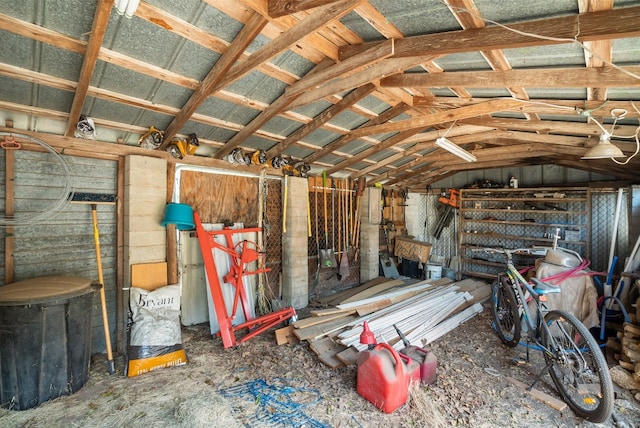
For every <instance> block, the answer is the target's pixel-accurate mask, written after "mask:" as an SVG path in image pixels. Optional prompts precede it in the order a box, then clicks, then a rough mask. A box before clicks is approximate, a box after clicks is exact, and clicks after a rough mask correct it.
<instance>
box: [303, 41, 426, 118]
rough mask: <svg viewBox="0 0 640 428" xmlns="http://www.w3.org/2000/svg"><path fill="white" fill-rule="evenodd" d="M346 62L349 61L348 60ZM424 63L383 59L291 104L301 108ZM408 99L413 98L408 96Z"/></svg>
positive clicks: (320, 87)
mask: <svg viewBox="0 0 640 428" xmlns="http://www.w3.org/2000/svg"><path fill="white" fill-rule="evenodd" d="M382 43H391V42H390V41H389V42H382ZM345 61H348V59H346V60H345ZM424 61H425V58H402V59H382V60H381V61H379V62H377V63H372V64H371V65H370V66H369V67H363V68H362V69H361V71H359V72H357V73H355V74H352V75H349V76H347V77H341V76H340V77H336V78H333V79H332V80H329V81H326V83H323V84H322V85H319V86H318V87H316V88H312V89H309V90H308V91H306V92H305V93H303V94H302V95H301V96H300V97H298V99H296V100H295V101H294V102H293V103H292V104H291V108H297V107H301V106H303V105H307V104H310V103H312V102H315V101H317V100H320V99H323V98H325V97H327V96H329V95H333V94H339V93H341V92H344V91H348V90H351V89H353V88H357V87H359V86H362V85H364V84H366V83H369V82H377V80H378V79H380V78H382V77H384V76H388V75H391V74H396V73H398V72H401V71H404V70H406V69H409V68H411V67H415V66H417V65H419V64H421V63H422V62H424ZM407 95H408V94H407ZM407 98H411V97H410V96H408V97H407ZM395 104H397V103H395ZM392 105H394V104H392Z"/></svg>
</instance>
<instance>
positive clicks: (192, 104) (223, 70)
mask: <svg viewBox="0 0 640 428" xmlns="http://www.w3.org/2000/svg"><path fill="white" fill-rule="evenodd" d="M266 24H267V20H266V19H264V18H263V17H262V16H261V15H259V14H257V13H254V14H253V16H252V17H251V18H249V20H248V21H247V23H246V24H245V25H244V27H242V30H240V32H239V33H238V35H237V36H236V37H235V38H234V39H233V42H232V43H231V45H230V46H229V49H227V50H226V51H225V53H224V54H222V56H221V57H220V58H219V59H218V61H216V63H215V65H214V66H213V68H211V70H210V71H209V73H208V74H207V75H206V76H205V78H204V79H202V82H201V83H200V85H199V86H198V89H196V90H195V92H194V93H193V94H192V95H191V97H190V98H189V99H188V100H187V102H186V103H185V104H184V106H182V109H181V110H180V113H178V114H177V115H175V116H174V118H173V120H172V121H171V123H170V124H169V126H167V129H166V130H165V131H164V141H163V142H162V145H161V146H160V150H164V149H166V148H167V146H168V145H169V144H170V143H171V140H172V139H173V137H175V136H176V134H177V133H178V131H180V129H182V127H183V126H184V125H185V124H186V123H187V122H188V121H189V119H191V116H192V115H193V113H195V112H196V110H197V109H198V107H200V106H201V105H202V103H203V102H205V101H206V100H207V98H209V96H210V95H211V92H212V91H213V89H214V88H215V87H216V86H217V85H218V84H219V83H220V81H221V80H222V79H223V78H224V76H225V75H226V74H227V72H228V71H229V69H230V68H231V67H232V66H233V65H234V64H235V63H236V61H237V60H238V58H240V56H242V53H243V52H244V51H245V49H247V47H249V45H250V44H251V42H253V40H254V39H255V38H256V37H257V36H258V34H260V32H261V31H262V29H263V28H264V26H265V25H266Z"/></svg>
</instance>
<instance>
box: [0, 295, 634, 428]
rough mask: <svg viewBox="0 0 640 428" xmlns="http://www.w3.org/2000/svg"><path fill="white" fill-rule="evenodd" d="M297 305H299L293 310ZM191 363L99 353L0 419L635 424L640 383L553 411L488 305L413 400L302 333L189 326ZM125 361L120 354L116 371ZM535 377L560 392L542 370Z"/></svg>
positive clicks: (456, 335)
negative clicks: (377, 398) (220, 332)
mask: <svg viewBox="0 0 640 428" xmlns="http://www.w3.org/2000/svg"><path fill="white" fill-rule="evenodd" d="M301 315H302V314H301ZM183 341H184V347H185V349H186V351H187V355H188V357H189V360H190V361H189V363H188V364H187V365H184V366H180V367H172V368H167V369H161V370H157V371H154V372H151V373H148V374H146V375H142V376H139V377H135V378H125V377H124V376H122V375H121V374H120V375H112V376H110V375H109V374H108V373H107V370H106V364H105V361H104V356H95V357H94V358H93V360H92V363H91V374H90V377H89V381H88V382H87V384H86V385H85V386H84V387H83V388H82V389H81V390H80V391H78V392H76V393H75V394H73V395H71V396H65V397H60V398H58V399H55V400H52V401H49V402H47V403H44V404H42V405H40V406H39V407H37V408H35V409H30V410H24V411H9V410H0V426H2V427H5V428H6V427H62V426H64V427H124V426H126V427H144V428H149V427H154V428H155V427H219V426H224V427H225V428H233V427H243V426H251V427H253V426H256V427H260V426H274V427H277V426H300V427H303V426H304V427H323V426H331V427H380V426H384V427H450V426H473V427H541V426H544V427H551V426H554V427H576V426H579V427H637V426H640V403H639V402H638V401H636V400H635V399H634V394H637V393H638V391H635V390H626V389H622V388H620V387H619V386H617V385H616V387H615V389H616V400H615V410H614V415H613V416H612V417H611V418H610V419H609V420H608V421H607V422H606V423H603V424H592V423H589V422H585V421H583V420H581V419H579V418H577V417H575V416H574V414H573V413H572V412H571V410H570V409H568V408H567V410H565V411H562V412H560V411H557V410H555V409H553V408H552V407H550V406H548V405H547V404H544V403H542V402H540V401H538V400H536V399H535V398H533V397H532V396H530V395H529V394H528V393H527V392H525V391H523V390H522V389H520V388H518V387H516V386H514V385H513V384H512V383H510V382H509V381H508V380H507V377H508V376H510V377H513V378H515V379H517V380H520V381H522V382H530V381H531V380H533V379H534V377H535V373H536V372H537V371H538V370H540V368H542V367H543V365H542V356H541V355H539V353H533V354H532V360H531V361H530V362H529V363H526V364H516V361H517V360H518V358H522V357H524V356H525V350H524V349H523V348H521V347H518V348H515V349H508V348H506V347H504V346H502V345H501V343H500V342H499V339H498V338H497V337H496V336H495V334H494V333H493V332H492V331H491V328H490V310H489V308H488V307H486V306H485V310H484V311H483V312H482V313H481V314H479V315H478V316H476V317H475V318H473V319H472V320H470V321H468V322H467V323H465V324H464V325H462V326H460V327H459V328H457V329H456V330H454V331H452V332H450V333H449V334H447V335H446V336H443V337H442V338H440V339H439V340H437V341H436V342H434V343H432V344H431V345H430V346H429V348H430V349H431V350H432V351H433V352H434V353H435V355H436V356H437V358H438V369H437V381H436V383H435V384H434V385H431V386H428V387H413V388H412V390H411V395H410V398H409V402H408V403H407V404H406V405H405V406H403V407H401V408H400V409H398V410H396V411H395V412H393V413H391V414H385V413H383V412H381V411H379V410H378V409H376V408H375V407H374V406H373V405H372V404H370V403H369V402H368V401H366V400H365V399H363V398H362V397H361V396H360V395H358V393H357V392H356V372H357V369H356V367H353V366H352V367H342V368H339V369H331V368H329V367H327V366H325V365H324V364H322V363H321V362H319V360H318V359H317V357H316V355H315V354H314V353H313V352H311V351H310V350H309V347H308V345H307V343H306V342H303V343H301V344H297V345H283V346H276V345H275V341H274V337H273V334H272V333H271V332H268V333H265V334H263V335H262V336H259V337H257V338H254V339H251V340H250V341H248V342H247V343H245V344H242V345H241V346H239V347H238V348H235V349H228V350H225V349H223V347H222V344H221V341H220V340H219V339H211V336H210V335H209V334H208V328H207V326H197V327H193V328H185V329H184V330H183ZM123 365H124V361H123V360H122V359H121V358H120V359H118V360H117V364H116V369H117V370H118V373H122V369H123ZM536 388H538V389H540V390H542V391H544V392H546V393H548V394H550V395H552V396H554V397H557V398H559V396H558V395H557V393H556V392H555V389H554V387H553V386H552V384H551V379H550V378H549V377H548V375H545V377H544V378H543V381H542V382H539V383H538V384H537V385H536Z"/></svg>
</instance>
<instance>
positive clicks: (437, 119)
mask: <svg viewBox="0 0 640 428" xmlns="http://www.w3.org/2000/svg"><path fill="white" fill-rule="evenodd" d="M521 106H522V102H521V101H518V100H514V99H497V100H492V101H487V102H485V103H481V104H472V105H468V106H465V107H460V108H457V109H452V110H447V111H441V112H437V113H433V114H427V115H424V116H421V117H415V118H412V119H407V120H402V121H398V122H394V123H385V124H382V125H376V126H367V127H365V128H359V129H355V130H353V131H351V134H353V135H355V136H357V137H362V136H365V135H377V134H385V133H387V132H395V131H401V130H407V129H418V130H422V129H425V128H428V127H430V126H433V125H438V124H441V123H447V122H453V121H456V120H461V119H467V118H470V117H475V116H481V115H485V114H491V113H495V112H500V111H509V110H513V109H517V108H518V107H521Z"/></svg>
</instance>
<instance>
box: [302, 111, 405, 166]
mask: <svg viewBox="0 0 640 428" xmlns="http://www.w3.org/2000/svg"><path fill="white" fill-rule="evenodd" d="M409 108H410V106H408V105H407V104H405V103H400V104H398V105H396V106H394V107H391V108H389V109H387V110H386V111H384V112H382V113H381V114H380V115H379V116H377V117H374V118H373V119H371V120H369V121H367V122H366V123H365V124H363V125H362V126H370V125H378V124H380V123H384V122H387V121H389V120H391V119H393V118H394V117H396V116H398V115H400V114H402V113H404V112H405V111H407V110H408V109H409ZM355 139H356V137H353V136H351V135H350V134H345V135H343V136H342V137H339V138H338V139H336V140H335V141H332V142H330V143H329V144H327V145H326V146H324V147H323V148H322V149H320V150H317V151H315V152H314V153H312V154H310V155H309V156H307V157H305V158H304V161H305V163H308V164H310V163H312V162H315V161H317V160H318V159H322V158H323V157H324V156H326V155H328V154H329V153H331V152H335V151H336V150H338V149H340V148H341V147H344V146H346V145H347V144H349V143H350V142H351V141H353V140H355Z"/></svg>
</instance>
